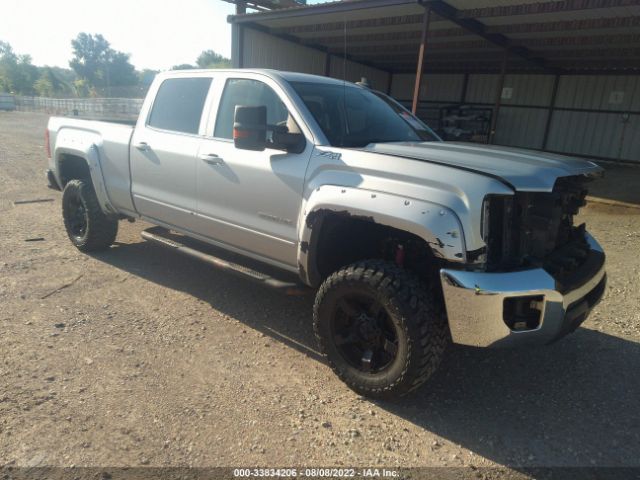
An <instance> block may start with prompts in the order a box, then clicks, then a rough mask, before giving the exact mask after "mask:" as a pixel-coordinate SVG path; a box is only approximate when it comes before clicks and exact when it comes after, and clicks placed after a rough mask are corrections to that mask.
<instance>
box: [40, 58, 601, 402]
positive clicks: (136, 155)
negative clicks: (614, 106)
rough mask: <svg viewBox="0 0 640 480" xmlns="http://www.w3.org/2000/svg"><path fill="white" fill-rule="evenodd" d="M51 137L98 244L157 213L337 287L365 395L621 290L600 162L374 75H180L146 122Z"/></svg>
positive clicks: (82, 231) (200, 242) (176, 235)
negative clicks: (453, 353)
mask: <svg viewBox="0 0 640 480" xmlns="http://www.w3.org/2000/svg"><path fill="white" fill-rule="evenodd" d="M46 141H47V148H48V151H49V171H48V178H49V182H50V184H51V185H52V186H53V187H54V188H59V189H62V190H63V196H62V210H63V217H64V224H65V227H66V229H67V232H68V235H69V238H70V239H71V242H72V243H73V244H74V245H75V246H76V247H77V248H78V249H80V250H82V251H87V252H88V251H95V250H101V249H106V248H108V247H109V246H110V245H111V244H112V242H113V241H114V239H115V237H116V232H117V229H118V220H120V219H129V220H132V219H136V218H142V219H144V220H146V221H148V222H150V223H152V224H154V225H156V227H153V228H151V229H149V230H145V231H144V232H143V234H142V235H143V237H144V238H145V239H147V240H150V241H153V242H155V243H157V244H160V245H164V246H166V247H168V248H171V249H175V250H176V251H178V252H181V253H185V254H188V255H191V256H194V257H197V258H199V259H201V260H204V261H207V262H209V263H210V264H212V265H214V266H218V267H221V268H224V269H226V270H229V271H231V272H234V273H236V274H239V275H243V276H245V277H247V278H248V279H252V280H255V281H258V282H262V283H263V284H265V285H269V286H272V287H275V288H280V289H283V290H291V289H294V288H297V287H298V286H301V285H303V286H307V287H312V288H317V296H316V301H315V305H314V311H313V326H314V330H315V334H316V336H317V339H318V342H319V345H320V348H321V350H322V352H323V353H324V354H325V355H326V357H327V359H328V362H329V364H330V365H331V367H332V368H333V370H334V371H335V372H336V374H337V375H339V377H340V378H341V379H342V380H343V381H344V382H345V383H346V384H347V385H349V386H350V387H351V388H353V389H354V390H356V391H357V392H360V393H362V394H365V395H370V396H376V397H391V396H397V395H401V394H404V393H407V392H409V391H411V390H413V389H414V388H416V387H417V386H418V385H420V384H421V383H422V382H424V381H425V380H426V379H427V378H428V377H429V376H430V375H431V374H432V373H433V372H434V371H435V369H436V368H437V366H438V363H439V361H440V359H441V357H442V355H443V352H444V350H445V348H446V346H447V344H448V343H449V342H451V341H453V342H455V343H459V344H465V345H473V346H477V347H489V346H520V345H523V344H547V343H549V342H553V341H554V340H557V339H558V338H560V337H562V336H563V335H565V334H567V333H569V332H571V331H572V330H574V329H575V328H576V327H577V326H578V325H580V323H582V322H583V321H584V319H585V318H586V317H587V315H588V313H589V311H590V310H591V309H592V308H593V306H594V305H595V304H596V303H597V302H598V301H599V300H600V298H601V296H602V293H603V291H604V288H605V282H606V275H605V269H604V259H605V256H604V253H603V250H602V248H601V247H600V246H599V245H598V243H597V242H596V241H595V240H594V239H593V237H592V236H591V235H589V233H588V232H587V231H586V230H585V227H584V225H580V226H576V225H574V216H575V215H576V214H577V213H578V210H579V208H580V207H581V206H583V205H584V203H585V196H586V193H587V191H586V188H585V186H586V184H587V182H589V180H591V179H592V178H594V177H596V176H599V175H601V169H600V168H599V167H598V166H597V165H595V164H594V163H591V162H587V161H582V160H578V159H573V158H567V157H560V156H555V155H551V154H547V153H537V152H532V151H525V150H518V149H512V148H503V147H496V146H485V145H472V144H464V143H448V142H443V141H441V140H440V139H439V138H438V137H437V136H436V135H435V134H434V133H433V132H432V131H431V130H430V129H429V128H428V127H427V126H426V125H425V124H424V123H422V122H421V121H420V120H419V119H418V118H416V117H415V116H413V115H412V114H411V113H410V112H409V111H407V110H406V109H405V108H404V107H402V106H401V105H400V104H399V103H397V102H396V101H395V100H393V99H391V98H390V97H388V96H386V95H384V94H382V93H380V92H375V91H372V90H369V89H367V88H365V87H363V86H359V85H354V84H351V83H347V82H343V81H339V80H334V79H329V78H325V77H318V76H312V75H304V74H298V73H285V72H277V71H269V70H211V71H183V72H167V73H163V74H160V75H158V76H157V78H156V79H155V81H154V83H153V85H152V87H151V89H150V91H149V94H148V95H147V98H146V100H145V101H144V105H143V107H142V110H141V113H140V116H139V118H138V121H137V124H136V126H135V128H134V127H132V126H127V125H119V124H115V123H107V122H95V121H88V120H77V119H68V118H59V117H58V118H56V117H53V118H51V119H50V121H49V125H48V129H47V140H46ZM211 245H214V246H216V247H218V249H220V248H222V249H224V250H225V251H228V252H233V253H234V255H236V257H241V258H247V257H249V258H250V259H252V260H251V262H253V264H254V265H256V264H258V265H264V266H265V269H264V270H270V271H271V272H273V271H275V272H282V276H280V278H278V277H279V275H278V274H277V273H276V274H273V273H271V274H266V273H264V272H263V271H262V272H261V271H258V270H259V269H257V268H255V267H254V268H252V269H249V268H247V267H246V265H241V263H242V262H239V261H234V262H230V261H227V260H223V259H221V258H220V256H217V257H216V256H214V255H212V254H211V253H207V252H208V250H207V248H208V249H211V248H212V247H211ZM238 254H239V255H238ZM256 260H257V262H256ZM273 267H277V268H273ZM292 273H293V274H295V278H296V279H297V282H296V281H291V280H287V279H286V278H285V277H286V275H285V274H288V275H289V276H293V275H292ZM238 301H242V299H238Z"/></svg>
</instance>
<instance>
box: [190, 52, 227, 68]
mask: <svg viewBox="0 0 640 480" xmlns="http://www.w3.org/2000/svg"><path fill="white" fill-rule="evenodd" d="M196 64H197V65H198V68H231V60H229V59H228V58H225V57H223V56H222V55H220V54H219V53H216V52H214V51H213V50H205V51H204V52H202V53H201V54H200V56H199V57H198V59H197V60H196Z"/></svg>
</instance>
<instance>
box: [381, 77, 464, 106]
mask: <svg viewBox="0 0 640 480" xmlns="http://www.w3.org/2000/svg"><path fill="white" fill-rule="evenodd" d="M415 78H416V76H415V75H414V74H411V73H399V74H395V75H393V80H392V82H391V96H392V97H394V98H396V99H398V100H403V101H405V100H411V99H412V98H413V88H414V86H415ZM463 87H464V75H462V74H452V75H446V74H427V75H423V77H422V85H421V89H420V100H427V101H437V102H447V103H449V102H450V103H457V102H459V101H460V99H461V98H462V88H463Z"/></svg>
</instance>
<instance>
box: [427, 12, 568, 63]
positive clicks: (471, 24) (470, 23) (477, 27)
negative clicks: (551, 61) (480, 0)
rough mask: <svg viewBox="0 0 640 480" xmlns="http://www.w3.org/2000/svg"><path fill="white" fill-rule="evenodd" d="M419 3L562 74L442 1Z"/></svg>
mask: <svg viewBox="0 0 640 480" xmlns="http://www.w3.org/2000/svg"><path fill="white" fill-rule="evenodd" d="M418 2H419V3H420V4H422V5H424V6H425V7H429V8H431V10H432V11H433V12H434V13H436V14H437V15H438V16H440V17H442V18H444V19H446V20H449V21H450V22H452V23H454V24H456V25H458V26H459V27H462V28H464V29H466V30H468V31H469V32H471V33H474V34H476V35H478V36H479V37H480V38H484V39H485V40H486V41H488V42H490V43H492V44H494V45H496V46H498V47H500V48H504V49H506V50H508V51H509V52H510V53H512V54H514V55H515V56H518V57H520V58H522V59H524V60H526V61H527V62H529V63H531V64H533V65H535V66H537V67H539V68H541V69H543V70H547V71H553V72H554V73H561V72H559V71H558V70H559V69H557V68H551V67H549V65H547V62H546V61H545V60H544V59H542V58H539V57H536V56H535V55H534V54H533V53H532V52H531V51H530V50H529V49H528V48H526V47H523V46H521V45H516V44H514V43H513V42H511V41H510V40H509V39H508V38H507V37H505V36H504V35H502V34H500V33H489V32H488V31H487V26H486V25H485V24H484V23H482V22H479V21H478V20H476V19H475V18H465V17H464V16H463V15H462V14H461V13H460V10H458V9H457V8H454V7H452V6H451V5H449V4H448V3H445V2H443V1H442V0H418Z"/></svg>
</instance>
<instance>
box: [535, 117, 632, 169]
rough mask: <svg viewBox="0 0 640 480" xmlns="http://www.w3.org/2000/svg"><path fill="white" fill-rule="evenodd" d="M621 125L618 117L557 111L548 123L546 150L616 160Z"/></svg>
mask: <svg viewBox="0 0 640 480" xmlns="http://www.w3.org/2000/svg"><path fill="white" fill-rule="evenodd" d="M623 126H624V124H623V122H622V121H621V116H620V115H619V114H615V113H595V112H572V111H562V110H559V111H556V112H554V114H553V119H552V120H551V131H550V135H549V142H548V144H547V148H548V149H549V150H554V151H558V152H566V153H574V154H582V155H592V156H597V157H608V158H619V156H620V153H621V152H620V141H621V139H622V129H623ZM627 128H628V127H627ZM636 156H637V152H636Z"/></svg>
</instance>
